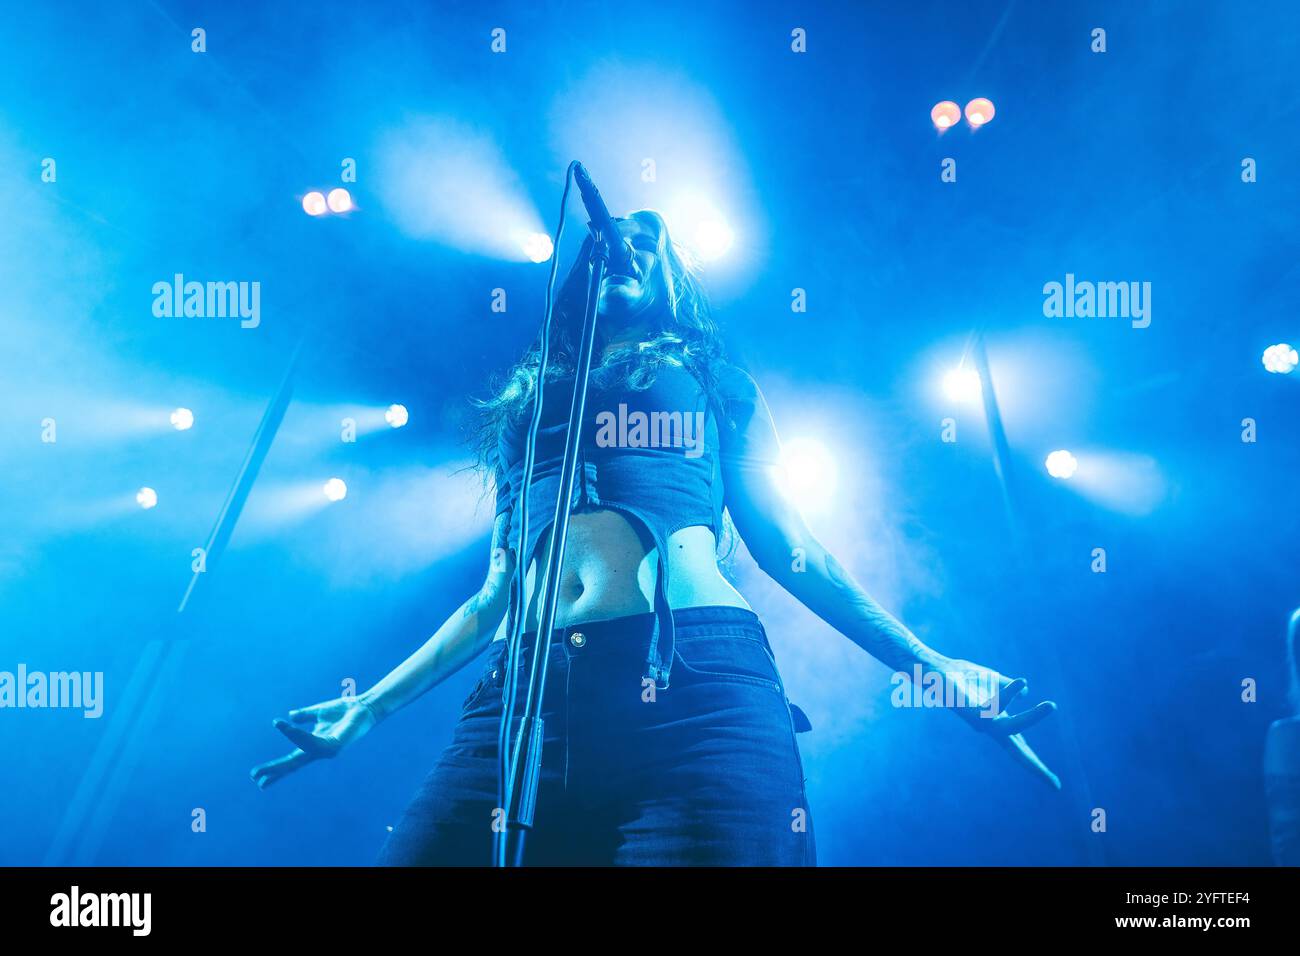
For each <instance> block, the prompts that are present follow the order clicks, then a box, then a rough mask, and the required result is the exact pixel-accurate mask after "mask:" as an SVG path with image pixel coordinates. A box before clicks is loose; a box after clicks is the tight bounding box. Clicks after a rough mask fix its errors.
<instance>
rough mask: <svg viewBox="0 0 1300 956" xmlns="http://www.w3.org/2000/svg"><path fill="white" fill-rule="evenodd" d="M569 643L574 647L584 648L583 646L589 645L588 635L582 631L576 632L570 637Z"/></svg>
mask: <svg viewBox="0 0 1300 956" xmlns="http://www.w3.org/2000/svg"><path fill="white" fill-rule="evenodd" d="M569 643H570V644H572V645H573V646H574V647H582V645H584V644H586V643H587V635H585V634H583V633H582V632H581V631H574V632H573V633H572V634H570V635H569Z"/></svg>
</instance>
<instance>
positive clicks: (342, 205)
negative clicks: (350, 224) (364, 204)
mask: <svg viewBox="0 0 1300 956" xmlns="http://www.w3.org/2000/svg"><path fill="white" fill-rule="evenodd" d="M325 204H326V205H327V206H329V207H330V212H351V211H352V208H353V206H352V194H351V193H349V192H348V191H347V190H346V189H344V188H343V187H342V186H340V187H338V188H337V189H331V190H330V194H329V195H328V196H326V197H325Z"/></svg>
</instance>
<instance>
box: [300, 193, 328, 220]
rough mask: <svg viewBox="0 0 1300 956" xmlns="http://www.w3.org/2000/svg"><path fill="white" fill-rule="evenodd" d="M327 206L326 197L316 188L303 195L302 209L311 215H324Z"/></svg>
mask: <svg viewBox="0 0 1300 956" xmlns="http://www.w3.org/2000/svg"><path fill="white" fill-rule="evenodd" d="M326 208H327V206H326V203H325V197H324V196H322V195H321V194H320V193H318V192H316V191H315V190H313V191H312V192H309V193H308V194H307V195H305V196H303V197H302V211H303V212H305V213H306V214H307V215H309V216H323V215H325V210H326Z"/></svg>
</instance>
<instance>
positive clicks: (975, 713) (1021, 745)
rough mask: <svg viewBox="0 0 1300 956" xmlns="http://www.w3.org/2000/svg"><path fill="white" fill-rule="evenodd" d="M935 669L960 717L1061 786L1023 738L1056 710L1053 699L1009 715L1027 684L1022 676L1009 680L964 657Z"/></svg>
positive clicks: (1035, 772) (1034, 771)
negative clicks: (949, 690) (952, 695)
mask: <svg viewBox="0 0 1300 956" xmlns="http://www.w3.org/2000/svg"><path fill="white" fill-rule="evenodd" d="M938 670H939V671H940V672H941V673H942V674H943V676H944V681H945V683H946V684H947V685H949V686H950V687H952V688H953V689H954V690H955V698H956V701H957V707H956V711H957V715H958V716H959V717H961V718H962V719H963V720H965V721H966V723H967V724H969V725H970V726H971V727H973V728H974V729H975V730H977V731H979V732H980V733H983V734H987V735H988V736H990V737H992V738H993V739H994V740H996V741H997V743H998V746H1000V747H1001V748H1002V749H1003V750H1005V751H1007V753H1009V754H1010V755H1011V757H1012V759H1013V760H1015V761H1016V763H1018V764H1020V765H1021V766H1022V767H1024V768H1025V769H1026V770H1028V771H1029V772H1030V773H1032V774H1033V775H1034V776H1035V777H1037V778H1038V779H1039V780H1042V781H1043V782H1044V783H1046V784H1047V785H1048V786H1050V787H1051V788H1052V789H1053V790H1060V789H1061V780H1060V778H1059V777H1058V776H1057V775H1056V774H1054V773H1052V771H1051V770H1049V769H1048V768H1047V764H1045V763H1043V761H1042V760H1041V759H1040V758H1039V756H1038V754H1036V753H1034V751H1033V748H1032V747H1030V746H1029V744H1028V743H1027V742H1026V741H1025V738H1024V731H1026V730H1028V729H1029V728H1030V727H1032V726H1034V725H1035V724H1037V723H1038V722H1039V721H1041V720H1043V719H1044V718H1046V717H1048V716H1050V715H1051V714H1052V713H1054V712H1055V710H1056V704H1055V703H1054V702H1053V701H1050V700H1044V701H1040V702H1039V703H1037V704H1035V705H1034V706H1033V707H1031V708H1029V709H1028V710H1024V711H1021V712H1020V713H1018V714H1012V713H1009V712H1008V711H1007V707H1008V706H1009V705H1010V704H1011V702H1012V701H1013V700H1015V699H1016V698H1017V697H1019V696H1021V695H1022V694H1023V693H1024V692H1025V690H1026V689H1027V688H1028V687H1029V682H1028V681H1026V680H1025V679H1024V678H1023V677H1019V678H1016V679H1015V680H1012V679H1011V678H1009V677H1004V676H1003V675H1001V674H999V673H998V672H997V671H995V670H993V669H992V668H991V667H984V666H983V665H981V664H976V663H974V662H972V661H963V660H949V661H946V662H945V663H944V664H943V665H941V666H940V667H939V668H938Z"/></svg>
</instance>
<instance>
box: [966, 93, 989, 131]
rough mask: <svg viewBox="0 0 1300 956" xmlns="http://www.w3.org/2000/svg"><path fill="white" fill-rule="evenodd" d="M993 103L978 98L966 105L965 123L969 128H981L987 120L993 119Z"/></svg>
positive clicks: (980, 97)
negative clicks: (969, 125)
mask: <svg viewBox="0 0 1300 956" xmlns="http://www.w3.org/2000/svg"><path fill="white" fill-rule="evenodd" d="M995 112H996V110H994V109H993V103H992V102H990V101H989V100H986V99H984V97H982V96H978V97H976V98H975V99H973V100H971V101H970V102H969V103H967V104H966V122H968V123H970V124H971V126H976V127H978V126H983V125H984V124H985V123H987V122H988V121H989V120H991V119H993V114H994V113H995Z"/></svg>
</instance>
